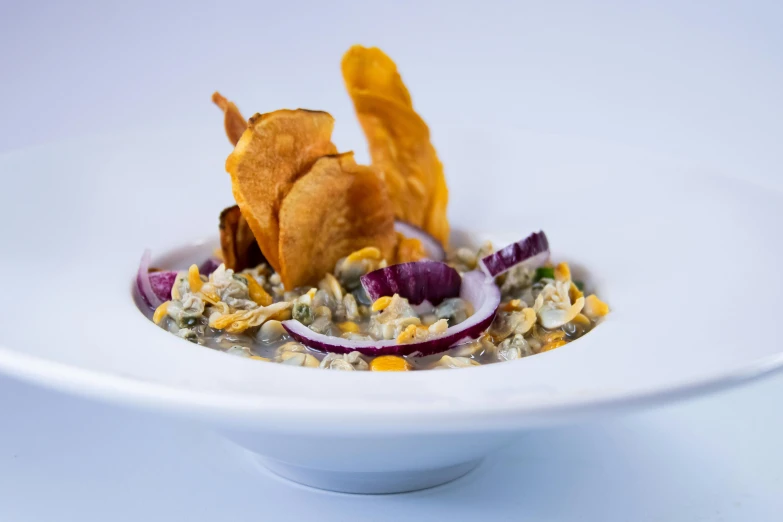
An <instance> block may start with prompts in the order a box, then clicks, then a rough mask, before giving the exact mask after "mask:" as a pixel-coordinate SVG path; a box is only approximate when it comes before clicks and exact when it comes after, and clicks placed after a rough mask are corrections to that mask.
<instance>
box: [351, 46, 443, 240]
mask: <svg viewBox="0 0 783 522" xmlns="http://www.w3.org/2000/svg"><path fill="white" fill-rule="evenodd" d="M342 70H343V78H344V80H345V85H346V88H347V89H348V93H349V94H350V96H351V99H352V100H353V104H354V108H355V109H356V113H357V115H358V117H359V122H360V123H361V125H362V128H363V129H364V133H365V135H366V136H367V141H368V142H369V145H370V155H371V157H372V162H373V166H374V167H376V168H377V169H378V170H379V171H381V172H382V173H383V176H384V179H385V181H386V185H387V186H388V188H389V195H390V197H391V199H392V203H393V204H394V212H395V215H396V216H397V217H398V218H400V219H402V220H404V221H407V222H409V223H411V224H413V225H416V226H418V227H421V228H423V229H424V230H426V231H427V232H429V233H430V234H431V235H433V236H434V237H436V238H437V239H438V240H440V241H441V243H443V245H444V246H445V245H446V243H447V242H448V238H449V224H448V219H447V217H446V205H447V203H448V189H447V187H446V179H445V177H444V174H443V166H442V165H441V163H440V160H438V156H437V154H436V152H435V148H434V147H433V146H432V143H431V142H430V131H429V128H428V127H427V125H426V124H425V123H424V120H422V119H421V118H420V117H419V115H418V114H416V112H415V111H414V110H413V105H412V103H411V97H410V94H409V93H408V89H407V88H406V87H405V84H404V83H403V82H402V78H400V75H399V73H398V72H397V67H396V65H395V64H394V62H393V61H392V60H391V59H390V58H389V57H388V56H387V55H386V54H384V53H383V51H381V50H380V49H378V48H375V47H372V48H366V47H362V46H359V45H356V46H353V47H352V48H351V49H349V50H348V52H347V53H345V56H344V57H343V62H342Z"/></svg>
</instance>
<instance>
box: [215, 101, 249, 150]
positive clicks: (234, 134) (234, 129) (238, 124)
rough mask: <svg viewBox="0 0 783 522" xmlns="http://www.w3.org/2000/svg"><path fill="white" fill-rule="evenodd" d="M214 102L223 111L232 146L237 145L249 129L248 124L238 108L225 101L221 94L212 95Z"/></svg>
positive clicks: (227, 133) (224, 122) (224, 123)
mask: <svg viewBox="0 0 783 522" xmlns="http://www.w3.org/2000/svg"><path fill="white" fill-rule="evenodd" d="M212 102H213V103H214V104H215V105H217V106H218V107H220V110H222V111H223V114H224V116H223V125H224V126H225V127H226V135H227V136H228V141H230V142H231V145H236V144H237V142H238V141H239V138H241V137H242V133H243V132H245V129H247V122H246V121H245V118H243V117H242V113H240V112H239V109H237V106H236V105H234V103H233V102H230V101H228V100H227V99H225V98H224V97H223V96H222V95H221V94H220V93H219V92H217V91H216V92H215V94H213V95H212Z"/></svg>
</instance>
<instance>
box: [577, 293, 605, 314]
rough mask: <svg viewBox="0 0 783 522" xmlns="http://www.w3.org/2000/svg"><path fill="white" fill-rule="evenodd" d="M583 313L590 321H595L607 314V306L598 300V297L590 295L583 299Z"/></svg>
mask: <svg viewBox="0 0 783 522" xmlns="http://www.w3.org/2000/svg"><path fill="white" fill-rule="evenodd" d="M583 310H584V313H585V315H586V316H587V317H589V318H590V319H597V318H599V317H603V316H605V315H606V314H608V313H609V305H608V304H606V303H604V302H603V301H601V300H600V299H598V296H596V295H595V294H591V295H590V296H589V297H588V298H587V299H585V306H584V309H583Z"/></svg>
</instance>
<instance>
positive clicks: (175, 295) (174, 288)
mask: <svg viewBox="0 0 783 522" xmlns="http://www.w3.org/2000/svg"><path fill="white" fill-rule="evenodd" d="M179 280H180V279H179V274H177V277H176V278H175V279H174V286H172V287H171V298H172V299H174V300H175V301H179V300H180V299H182V296H181V295H180V293H179V288H178V286H177V283H179Z"/></svg>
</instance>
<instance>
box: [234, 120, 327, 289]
mask: <svg viewBox="0 0 783 522" xmlns="http://www.w3.org/2000/svg"><path fill="white" fill-rule="evenodd" d="M333 127H334V119H333V118H332V116H331V115H329V114H328V113H326V112H319V111H308V110H303V109H298V110H287V109H284V110H279V111H275V112H270V113H268V114H256V115H255V116H253V117H252V118H250V121H249V123H248V128H247V130H246V131H245V132H244V134H242V138H241V139H240V140H239V142H238V143H237V146H236V148H235V149H234V152H232V153H231V155H230V156H229V157H228V159H227V160H226V170H227V171H228V172H229V174H231V185H232V187H233V191H234V199H236V202H237V204H238V205H239V208H240V209H241V210H242V215H243V216H244V217H245V219H246V220H247V222H248V224H249V225H250V228H251V230H252V231H253V234H254V235H255V237H256V240H257V241H258V245H259V247H260V248H261V252H262V253H263V254H264V257H266V259H267V261H269V264H271V265H272V267H273V268H274V269H275V270H276V271H277V272H280V260H279V254H278V252H279V249H278V244H279V236H280V228H279V224H278V223H279V222H278V214H279V209H280V204H281V202H282V201H283V198H285V197H286V195H287V194H288V192H289V190H291V186H292V185H293V184H294V182H295V181H296V180H297V179H298V178H299V177H300V176H301V175H302V174H304V173H306V172H307V171H308V170H310V167H312V165H313V163H315V161H316V160H317V159H318V158H320V157H321V156H325V155H327V154H334V153H336V152H337V149H336V148H335V146H334V145H333V144H332V142H331V137H332V128H333ZM302 210H308V211H309V209H302V208H299V211H300V212H301V211H302ZM308 262H309V259H307V258H300V259H298V260H297V263H299V264H302V265H304V264H307V263H308ZM330 270H331V269H330ZM286 288H291V287H289V286H286Z"/></svg>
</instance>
